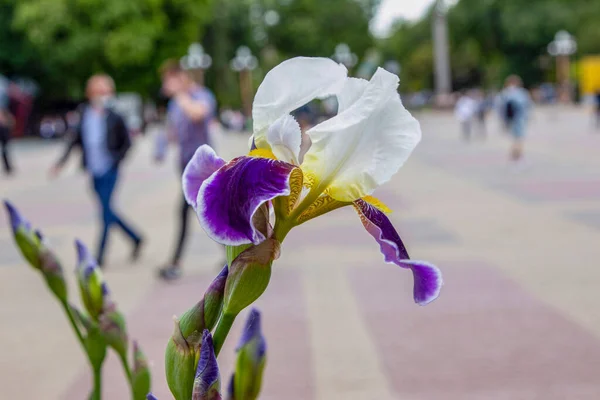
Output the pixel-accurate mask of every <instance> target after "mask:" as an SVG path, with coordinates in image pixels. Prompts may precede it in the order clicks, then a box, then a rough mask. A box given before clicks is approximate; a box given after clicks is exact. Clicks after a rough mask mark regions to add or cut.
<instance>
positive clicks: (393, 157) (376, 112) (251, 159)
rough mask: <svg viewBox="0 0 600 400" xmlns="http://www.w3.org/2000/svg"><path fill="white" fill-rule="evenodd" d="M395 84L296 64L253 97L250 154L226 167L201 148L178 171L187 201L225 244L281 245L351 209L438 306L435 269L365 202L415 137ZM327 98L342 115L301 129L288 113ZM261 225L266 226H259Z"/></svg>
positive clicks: (333, 66) (422, 296)
mask: <svg viewBox="0 0 600 400" xmlns="http://www.w3.org/2000/svg"><path fill="white" fill-rule="evenodd" d="M398 84H399V79H398V77H397V76H396V75H394V74H392V73H390V72H388V71H385V70H383V69H381V68H380V69H378V70H377V71H376V73H375V74H374V75H373V77H372V78H371V80H369V81H367V80H364V79H356V78H349V77H348V76H347V70H346V68H345V67H344V66H342V65H341V64H337V63H335V62H334V61H332V60H330V59H326V58H306V57H298V58H293V59H290V60H287V61H284V62H283V63H281V64H280V65H278V66H277V67H275V68H273V69H272V70H271V71H270V72H269V73H268V74H267V75H266V76H265V79H264V81H263V82H262V84H261V85H260V87H259V88H258V91H257V93H256V96H255V99H254V105H253V110H252V116H253V124H254V127H253V136H252V138H251V140H250V142H251V143H252V144H253V148H254V147H255V149H253V150H252V151H251V152H250V154H249V155H248V156H242V157H237V158H235V159H233V160H231V161H229V162H225V161H224V160H223V159H221V158H220V157H218V156H217V155H216V153H215V152H214V150H213V149H212V148H210V147H209V146H206V145H205V146H201V147H200V148H199V149H198V150H197V151H196V153H195V155H194V157H193V158H192V160H191V161H190V163H189V164H188V166H187V167H186V169H185V171H184V173H183V178H182V180H183V188H184V194H185V197H186V199H187V201H188V203H189V204H190V205H192V206H193V207H194V209H195V211H196V214H197V215H198V219H199V221H200V224H201V225H202V228H203V229H204V230H205V231H206V232H207V234H208V235H209V236H210V237H211V238H212V239H214V240H215V241H217V242H219V243H222V244H225V245H229V246H239V245H248V244H254V245H257V244H260V243H261V242H263V241H265V240H266V239H269V238H271V237H269V235H272V238H273V239H275V240H278V241H282V240H283V238H284V237H285V235H286V234H287V233H288V232H289V230H290V229H291V228H293V227H294V226H297V225H300V224H301V223H303V222H305V221H308V220H309V219H312V218H314V217H317V216H320V215H322V214H324V213H326V212H328V211H331V210H334V209H336V208H339V207H342V206H346V205H353V206H354V207H355V208H356V210H357V211H358V213H359V216H360V218H361V220H362V222H363V225H364V226H365V229H366V230H367V231H368V232H369V233H370V234H371V235H372V236H373V237H374V238H375V240H376V241H377V242H378V243H379V245H380V248H381V251H382V253H383V254H384V258H385V261H386V262H390V263H394V264H396V265H398V266H400V267H403V268H407V269H410V270H412V272H413V275H414V279H415V286H414V299H415V301H416V302H417V303H418V304H421V305H424V304H427V303H429V302H431V301H432V300H434V299H435V298H436V297H437V296H438V294H439V291H440V288H441V285H442V277H441V273H440V271H439V270H438V269H437V268H436V267H435V266H433V265H432V264H429V263H426V262H421V261H413V260H410V259H409V257H408V253H407V251H406V248H405V247H404V244H403V243H402V241H401V240H400V237H399V235H398V233H397V232H396V230H395V229H394V227H393V226H392V224H391V222H390V220H389V219H388V218H387V217H386V215H385V211H387V207H385V206H383V205H382V204H381V202H379V201H378V200H377V199H374V198H373V197H371V196H370V195H371V194H372V193H373V191H374V190H375V189H376V188H377V187H379V186H380V185H382V184H384V183H385V182H387V181H389V180H390V179H391V177H392V176H393V175H394V174H395V173H396V172H397V171H398V170H399V169H400V167H401V166H402V165H403V164H404V162H405V161H406V160H407V159H408V157H409V156H410V154H411V152H412V151H413V149H414V148H415V147H416V145H417V144H418V143H419V141H420V139H421V129H420V126H419V123H418V122H417V121H416V120H415V119H414V118H413V117H412V115H411V114H410V113H409V112H408V111H407V110H406V109H405V108H404V106H403V105H402V102H401V100H400V96H399V95H398V92H397V88H398ZM332 95H334V96H336V97H337V100H338V104H339V107H338V114H337V115H336V116H334V117H333V118H331V119H329V120H327V121H324V122H322V123H320V124H318V125H316V126H314V127H313V128H311V129H309V130H308V131H306V132H302V131H301V129H300V126H299V125H298V123H297V122H296V121H295V119H294V118H293V117H292V116H291V115H290V113H291V112H292V111H294V110H295V109H297V108H298V107H300V106H302V105H304V104H306V103H308V102H309V101H311V100H313V99H316V98H319V99H320V98H325V97H328V96H332ZM265 209H266V210H268V211H267V212H265V211H264V210H265ZM259 210H261V211H260V212H259ZM270 211H274V212H273V213H271V212H270ZM270 214H274V215H275V216H276V218H275V219H273V217H272V215H271V216H270ZM265 219H266V220H265ZM265 225H267V226H268V227H269V228H272V229H261V227H263V228H264V226H265Z"/></svg>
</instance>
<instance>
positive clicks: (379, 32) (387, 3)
mask: <svg viewBox="0 0 600 400" xmlns="http://www.w3.org/2000/svg"><path fill="white" fill-rule="evenodd" d="M433 1H434V0H382V2H381V5H380V6H379V10H378V12H377V15H376V16H375V18H374V19H373V22H372V25H371V29H372V30H373V33H374V34H375V35H376V36H386V34H387V32H388V31H389V28H390V27H391V26H392V23H393V22H394V20H395V19H397V18H400V17H402V18H405V19H413V20H414V19H418V18H419V17H420V16H421V15H423V13H424V12H425V10H427V7H429V5H430V4H431V3H433Z"/></svg>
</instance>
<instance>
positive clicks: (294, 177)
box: [282, 168, 304, 215]
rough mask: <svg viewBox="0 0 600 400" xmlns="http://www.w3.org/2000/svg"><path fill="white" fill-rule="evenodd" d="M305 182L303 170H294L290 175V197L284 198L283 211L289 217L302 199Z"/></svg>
mask: <svg viewBox="0 0 600 400" xmlns="http://www.w3.org/2000/svg"><path fill="white" fill-rule="evenodd" d="M303 181H304V177H303V175H302V170H301V169H300V168H294V169H293V170H292V173H291V174H290V195H289V196H286V197H283V198H282V201H283V209H284V210H285V212H286V213H287V215H289V214H290V213H291V212H292V209H293V208H294V206H295V205H296V202H297V201H298V198H299V197H300V193H301V192H302V183H303Z"/></svg>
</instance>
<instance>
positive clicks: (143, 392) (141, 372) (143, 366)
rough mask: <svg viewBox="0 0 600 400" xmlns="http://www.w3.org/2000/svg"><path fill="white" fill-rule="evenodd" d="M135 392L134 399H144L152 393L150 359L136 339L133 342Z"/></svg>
mask: <svg viewBox="0 0 600 400" xmlns="http://www.w3.org/2000/svg"><path fill="white" fill-rule="evenodd" d="M132 378H133V382H132V384H133V392H134V400H144V399H146V396H147V395H148V394H149V393H150V382H151V379H150V368H148V360H147V359H146V356H145V355H144V353H143V352H142V350H140V348H139V346H138V344H137V342H136V341H134V342H133V371H132Z"/></svg>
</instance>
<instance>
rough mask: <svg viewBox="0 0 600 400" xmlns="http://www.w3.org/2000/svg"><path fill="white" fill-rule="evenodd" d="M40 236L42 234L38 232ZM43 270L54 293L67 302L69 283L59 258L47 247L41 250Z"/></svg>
mask: <svg viewBox="0 0 600 400" xmlns="http://www.w3.org/2000/svg"><path fill="white" fill-rule="evenodd" d="M38 236H40V235H39V234H38ZM40 264H41V270H42V273H43V274H44V278H45V279H46V284H48V287H49V288H50V290H51V291H52V293H54V295H55V296H56V297H57V298H58V299H59V300H60V301H61V302H63V303H66V302H67V283H66V282H65V276H64V273H63V269H62V267H61V266H60V264H59V262H58V259H57V258H56V256H55V255H54V253H52V252H51V251H50V250H48V249H46V248H45V247H44V248H43V249H42V250H41V252H40Z"/></svg>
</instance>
